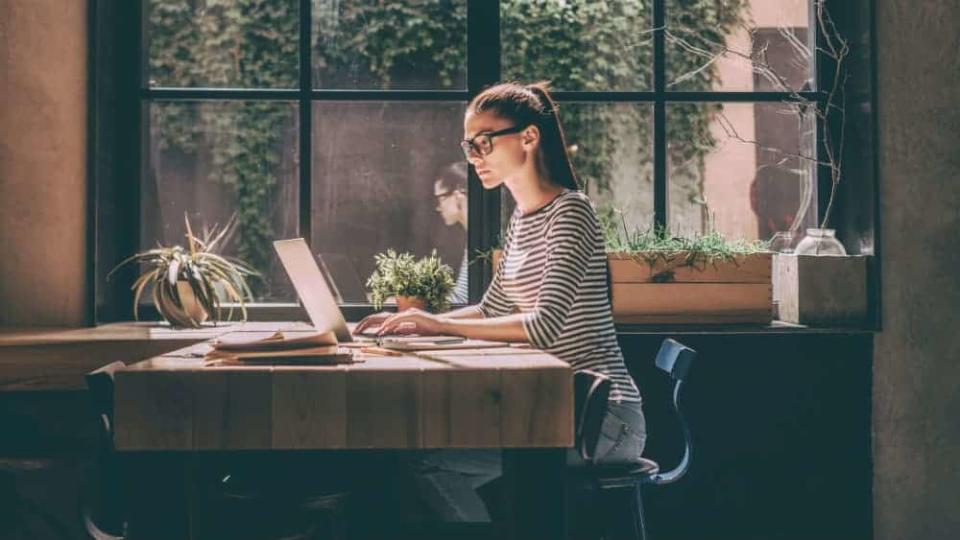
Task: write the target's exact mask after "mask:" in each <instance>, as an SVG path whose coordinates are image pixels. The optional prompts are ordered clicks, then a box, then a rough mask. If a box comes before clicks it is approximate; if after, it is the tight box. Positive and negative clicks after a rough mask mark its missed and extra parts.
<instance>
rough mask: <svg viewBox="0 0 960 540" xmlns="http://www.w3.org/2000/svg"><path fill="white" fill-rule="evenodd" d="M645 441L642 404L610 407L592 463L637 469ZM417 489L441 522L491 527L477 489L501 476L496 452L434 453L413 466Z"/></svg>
mask: <svg viewBox="0 0 960 540" xmlns="http://www.w3.org/2000/svg"><path fill="white" fill-rule="evenodd" d="M646 441H647V429H646V422H645V420H644V418H643V409H642V408H641V406H640V403H634V402H624V403H620V402H615V401H611V402H610V404H609V407H608V410H607V415H606V416H605V417H604V419H603V423H602V425H601V428H600V440H599V441H598V442H597V448H596V455H595V457H594V460H595V462H596V463H598V464H601V465H604V464H608V465H609V464H629V463H636V462H638V461H639V459H640V455H641V454H642V453H643V447H644V444H645V443H646ZM567 464H568V465H570V466H577V465H583V464H584V461H583V459H582V458H581V457H580V454H579V453H578V452H577V451H576V450H574V449H570V450H569V451H568V452H567ZM415 469H416V470H415V471H414V472H415V475H416V478H417V486H418V488H419V490H420V493H421V494H422V495H423V498H424V502H426V504H427V505H428V506H429V507H430V509H431V510H433V511H434V512H435V513H436V514H437V515H438V516H439V517H440V519H442V520H443V521H490V513H489V512H488V511H487V507H486V504H484V502H483V499H481V498H480V495H478V494H477V488H479V487H481V486H483V485H485V484H487V483H489V482H491V481H493V480H495V479H497V478H498V477H499V476H500V475H501V474H502V472H503V465H502V459H501V454H500V450H488V449H483V450H459V449H458V450H434V451H430V452H426V453H424V455H423V456H421V457H420V459H418V460H417V461H416V463H415Z"/></svg>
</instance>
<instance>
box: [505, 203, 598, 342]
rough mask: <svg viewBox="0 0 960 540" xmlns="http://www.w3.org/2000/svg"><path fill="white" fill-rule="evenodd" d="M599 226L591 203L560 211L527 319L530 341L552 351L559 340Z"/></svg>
mask: <svg viewBox="0 0 960 540" xmlns="http://www.w3.org/2000/svg"><path fill="white" fill-rule="evenodd" d="M598 227H599V225H598V223H597V219H596V216H595V214H594V213H593V208H591V206H590V203H589V202H587V201H586V200H583V199H570V200H569V201H568V202H567V204H565V205H564V207H563V208H557V212H556V213H555V217H554V218H553V220H552V222H551V223H549V224H548V228H547V234H546V244H547V254H546V255H547V259H546V265H545V268H544V274H543V282H542V283H541V285H540V289H539V292H538V294H537V299H536V303H535V305H534V309H533V310H532V311H530V312H527V313H526V314H525V315H524V317H523V328H524V330H525V331H526V333H527V339H528V340H529V341H530V343H531V344H533V345H534V346H535V347H537V348H539V349H548V348H550V347H551V346H552V345H553V343H554V342H555V341H556V340H557V338H558V337H559V334H560V331H561V329H562V328H563V326H564V323H565V322H566V319H567V315H568V314H569V313H570V309H571V307H572V306H573V305H574V299H575V298H576V296H577V291H578V290H579V289H580V287H581V285H582V284H583V281H584V278H585V277H586V275H587V270H588V266H589V263H590V259H591V257H592V256H593V251H594V249H595V248H596V246H595V238H594V232H595V231H597V230H598Z"/></svg>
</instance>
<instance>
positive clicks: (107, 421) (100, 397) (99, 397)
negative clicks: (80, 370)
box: [84, 362, 124, 441]
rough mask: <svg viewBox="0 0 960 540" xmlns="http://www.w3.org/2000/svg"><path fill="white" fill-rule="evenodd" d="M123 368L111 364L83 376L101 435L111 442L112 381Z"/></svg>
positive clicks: (117, 363) (120, 365)
mask: <svg viewBox="0 0 960 540" xmlns="http://www.w3.org/2000/svg"><path fill="white" fill-rule="evenodd" d="M123 366H124V363H123V362H113V363H112V364H107V365H105V366H103V367H101V368H99V369H96V370H94V371H91V372H90V373H87V374H86V375H85V376H84V379H85V380H86V382H87V388H88V389H89V391H90V404H91V406H92V407H93V411H94V413H96V414H97V415H98V416H99V417H100V424H101V429H102V430H103V432H102V433H101V435H105V436H107V437H108V439H109V440H110V441H112V440H113V381H114V373H115V372H116V371H117V370H118V369H121V368H122V367H123Z"/></svg>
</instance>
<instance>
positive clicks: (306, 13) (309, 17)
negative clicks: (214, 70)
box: [298, 0, 313, 246]
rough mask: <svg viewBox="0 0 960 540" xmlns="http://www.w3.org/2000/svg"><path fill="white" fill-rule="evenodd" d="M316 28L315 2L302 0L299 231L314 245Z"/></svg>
mask: <svg viewBox="0 0 960 540" xmlns="http://www.w3.org/2000/svg"><path fill="white" fill-rule="evenodd" d="M312 28H313V6H312V0H300V74H299V75H300V92H299V94H300V95H299V99H298V103H299V111H298V112H299V115H300V116H299V122H300V142H299V146H298V151H299V158H300V159H299V166H300V171H299V172H300V193H299V202H300V206H299V217H300V219H299V228H300V231H299V232H300V236H301V237H303V238H304V239H305V240H306V241H307V245H309V246H312V245H313V244H312V243H311V232H312V224H313V221H312V219H311V212H310V208H311V203H312V198H311V194H312V190H311V181H312V179H311V170H312V163H313V152H312V149H313V143H312V136H313V102H312V98H311V91H312V90H313V50H312V49H311V43H310V42H311V39H310V38H311V33H312V32H311V30H312Z"/></svg>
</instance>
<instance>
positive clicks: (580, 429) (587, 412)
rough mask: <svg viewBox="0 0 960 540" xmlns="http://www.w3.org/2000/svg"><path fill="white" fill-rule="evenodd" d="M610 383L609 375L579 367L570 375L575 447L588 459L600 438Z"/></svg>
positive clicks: (590, 458)
mask: <svg viewBox="0 0 960 540" xmlns="http://www.w3.org/2000/svg"><path fill="white" fill-rule="evenodd" d="M610 385H611V381H610V377H607V376H606V375H604V374H602V373H597V372H596V371H590V370H582V371H578V372H576V373H574V375H573V392H574V393H573V395H574V427H575V430H576V431H575V433H574V435H575V437H576V439H575V440H576V445H577V451H578V452H579V453H580V457H582V458H583V459H584V460H585V461H587V462H588V463H589V462H592V461H593V456H594V451H595V450H596V448H597V442H598V441H599V440H600V427H601V426H602V425H603V417H604V416H605V415H606V414H607V399H608V398H609V397H610Z"/></svg>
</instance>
